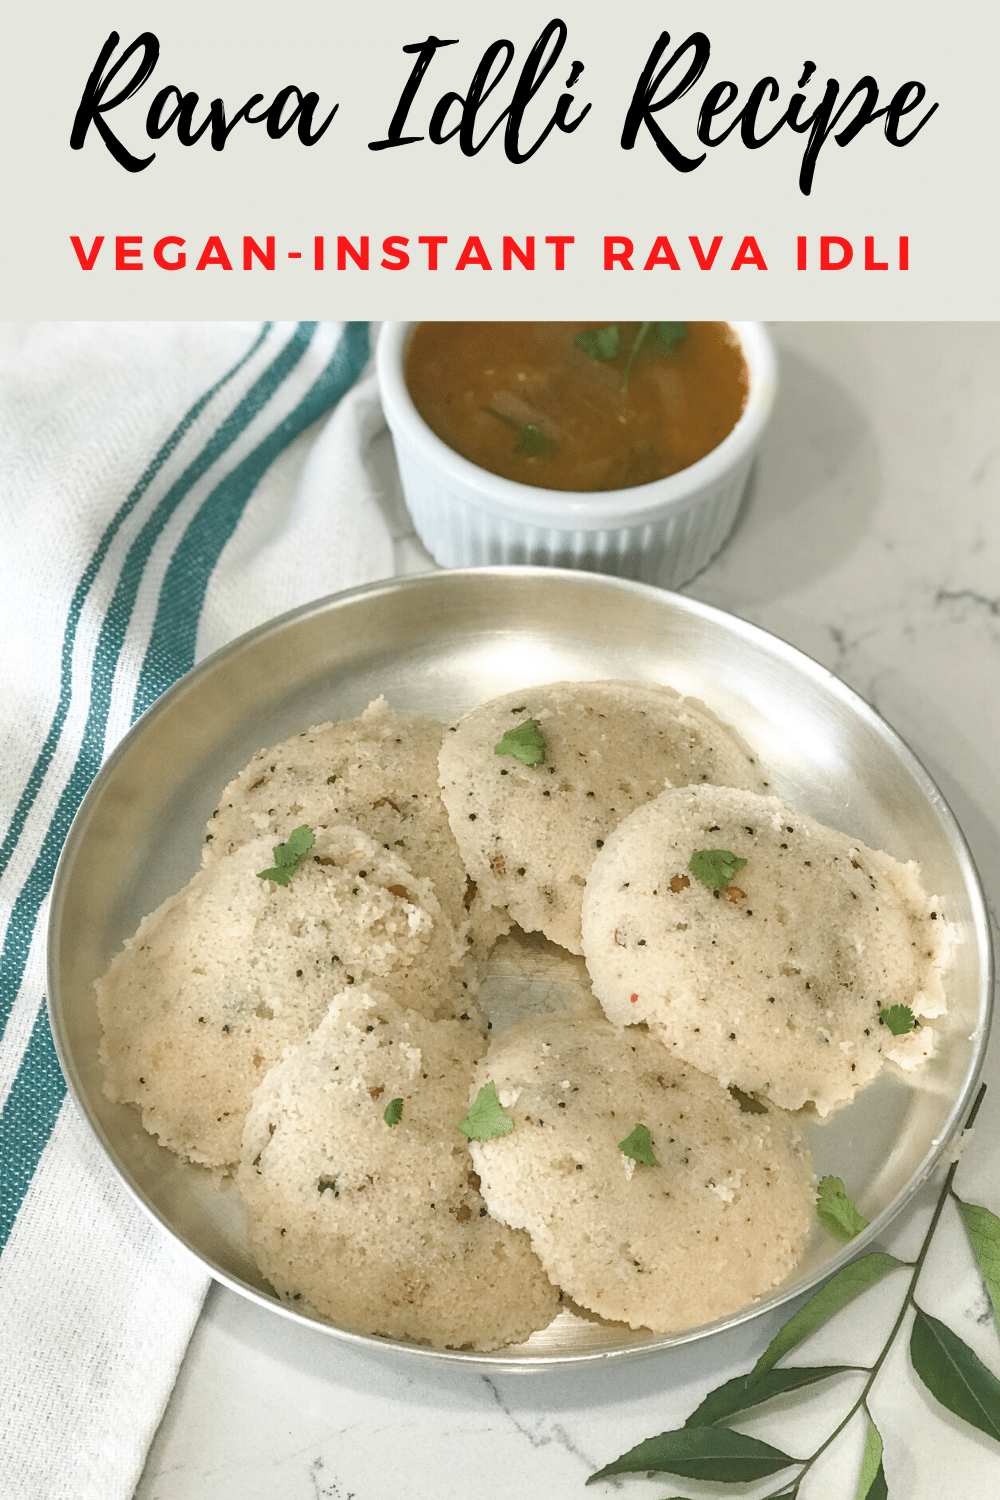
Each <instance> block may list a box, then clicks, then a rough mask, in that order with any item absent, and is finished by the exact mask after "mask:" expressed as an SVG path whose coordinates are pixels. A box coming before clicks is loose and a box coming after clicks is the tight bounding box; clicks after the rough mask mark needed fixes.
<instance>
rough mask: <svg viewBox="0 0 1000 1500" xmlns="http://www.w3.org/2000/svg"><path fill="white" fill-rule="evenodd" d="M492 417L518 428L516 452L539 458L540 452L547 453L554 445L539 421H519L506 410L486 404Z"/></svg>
mask: <svg viewBox="0 0 1000 1500" xmlns="http://www.w3.org/2000/svg"><path fill="white" fill-rule="evenodd" d="M483 410H484V411H488V412H489V414H490V416H491V417H496V418H497V420H498V421H500V422H506V423H507V426H508V427H514V428H516V429H517V435H518V440H517V442H516V443H515V444H514V452H515V453H524V454H526V455H527V456H528V458H537V457H538V455H539V454H540V453H545V452H546V451H547V449H549V448H551V447H552V443H551V441H550V440H549V439H548V438H547V437H546V436H545V433H544V432H543V431H542V429H541V428H540V427H539V425H538V423H537V422H518V421H517V420H516V419H515V418H514V417H508V416H507V415H506V414H505V413H504V412H502V411H497V409H496V407H494V406H484V407H483Z"/></svg>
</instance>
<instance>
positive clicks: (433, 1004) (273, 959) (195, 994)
mask: <svg viewBox="0 0 1000 1500" xmlns="http://www.w3.org/2000/svg"><path fill="white" fill-rule="evenodd" d="M288 831H289V832H291V830H288ZM273 863H274V859H273V850H272V846H271V844H270V843H269V842H268V840H266V839H257V840H254V841H253V842H252V843H249V844H244V845H241V846H239V847H237V848H236V849H234V851H233V852H232V853H231V854H229V855H226V856H224V857H222V858H219V859H215V860H213V861H212V862H211V863H210V864H208V865H206V866H205V867H204V868H203V869H202V870H200V871H199V872H198V873H197V874H196V875H195V876H194V877H193V878H192V879H191V880H190V881H189V882H188V884H187V885H186V886H185V887H184V889H183V890H182V891H180V892H178V893H177V895H175V896H171V897H170V898H169V899H168V900H167V901H165V902H164V903H163V905H162V906H160V907H159V908H158V909H157V910H156V911H155V912H153V913H152V914H151V915H150V916H148V917H145V918H144V919H143V921H142V923H141V924H140V926H139V929H138V931H137V932H136V934H135V936H134V937H133V938H131V939H129V940H128V941H127V942H126V944H125V946H124V949H123V950H122V952H121V953H119V954H118V955H117V957H116V958H115V960H114V962H113V963H112V965H111V967H110V969H109V970H108V972H107V974H105V975H104V976H103V978H101V979H99V980H98V981H97V985H96V988H97V1001H98V1011H99V1014H100V1018H101V1022H102V1025H103V1027H104V1036H103V1040H102V1047H101V1056H102V1061H103V1062H104V1066H105V1089H106V1092H107V1093H108V1095H109V1097H111V1098H112V1099H116V1100H118V1101H119V1102H122V1103H127V1104H137V1105H138V1106H139V1107H140V1109H141V1111H142V1123H143V1125H144V1126H145V1128H146V1129H147V1130H148V1131H149V1132H150V1134H152V1135H155V1136H158V1137H159V1139H160V1140H161V1142H162V1143H163V1144H164V1145H165V1146H169V1147H170V1148H171V1150H173V1151H177V1152H179V1153H180V1154H181V1155H182V1156H187V1157H190V1159H191V1160H192V1161H195V1162H200V1163H203V1164H204V1165H207V1166H213V1167H226V1166H228V1165H231V1164H232V1163H234V1162H235V1161H236V1160H238V1158H239V1148H240V1136H241V1133H242V1129H243V1118H244V1116H245V1115H246V1112H247V1109H248V1108H249V1105H250V1096H251V1094H252V1092H253V1090H254V1088H255V1087H256V1086H257V1084H258V1083H259V1082H260V1080H261V1079H262V1078H263V1076H264V1074H265V1073H266V1072H267V1070H268V1068H269V1067H271V1065H272V1064H273V1063H275V1062H277V1061H278V1059H279V1058H280V1057H281V1055H282V1052H283V1050H284V1049H285V1048H286V1047H288V1046H290V1045H292V1044H294V1043H297V1042H300V1041H302V1040H303V1039H304V1038H305V1036H306V1035H307V1034H308V1032H309V1031H310V1030H311V1029H312V1028H313V1027H314V1026H315V1025H317V1024H318V1022H319V1021H320V1019H321V1018H322V1016H323V1015H324V1014H325V1012H326V1009H327V1006H328V1005H329V1003H330V999H331V997H332V996H333V995H334V994H335V993H336V992H337V991H338V990H341V989H343V988H344V987H345V986H348V985H351V984H355V983H356V984H363V983H365V982H367V981H376V982H377V983H378V984H379V986H380V987H381V988H382V989H383V990H385V991H387V992H388V993H389V994H390V995H391V996H393V997H394V998H396V999H398V1000H400V1001H401V1002H402V1003H404V1004H407V1005H409V1006H411V1007H412V1008H413V1009H415V1010H419V1011H421V1012H423V1013H425V1014H427V1015H430V1016H439V1015H441V1016H449V1017H452V1016H461V1015H465V1016H467V1017H468V1019H467V1020H466V1021H463V1022H461V1024H462V1025H463V1026H466V1027H468V1029H469V1030H470V1031H472V1030H479V1031H482V1030H484V1029H485V1027H484V1025H483V1023H482V1020H481V1017H480V1015H479V1011H478V1009H477V1007H476V1005H475V1000H474V998H473V996H474V991H475V979H474V977H473V969H472V964H471V961H470V959H469V957H468V951H467V949H466V947H465V946H464V944H463V943H462V942H460V940H459V937H458V935H457V933H456V932H455V929H454V927H453V925H452V923H451V922H450V921H449V920H448V918H447V916H446V915H445V914H444V913H443V912H442V910H441V908H440V906H439V904H438V902H437V899H436V897H435V895H434V892H433V890H432V889H431V883H430V881H429V880H428V879H427V878H426V876H417V875H415V874H414V873H413V871H412V870H411V869H410V868H409V866H408V865H407V863H406V862H405V860H403V859H402V858H401V857H400V855H399V854H398V853H397V852H395V851H387V850H385V849H384V848H383V847H382V846H381V844H379V843H377V842H376V841H375V840H374V839H372V838H370V837H368V836H367V835H366V834H363V833H361V832H360V831H359V830H358V829H355V828H329V829H326V830H321V831H320V832H319V833H318V834H317V836H316V840H315V844H314V845H313V847H312V849H311V850H310V851H309V854H308V856H307V857H306V858H305V860H304V861H303V863H302V865H301V867H300V868H299V869H297V870H296V871H295V873H294V874H293V875H292V876H291V878H290V880H289V883H288V885H287V886H281V885H277V884H275V883H274V882H272V881H270V880H262V879H260V878H258V873H257V872H259V871H261V870H265V869H269V868H271V867H272V866H273Z"/></svg>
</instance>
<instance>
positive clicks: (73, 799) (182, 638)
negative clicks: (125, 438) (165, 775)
mask: <svg viewBox="0 0 1000 1500" xmlns="http://www.w3.org/2000/svg"><path fill="white" fill-rule="evenodd" d="M312 332H313V329H312V328H309V329H308V337H306V329H300V330H299V331H298V332H297V334H296V335H295V338H293V340H292V341H291V344H294V343H295V341H296V339H300V338H303V337H305V338H306V342H307V343H308V339H309V338H311V337H312ZM367 356H368V336H367V325H366V324H363V323H361V324H358V323H353V324H348V325H347V326H346V327H345V330H344V334H343V335H342V337H341V339H340V340H339V342H338V345H337V348H336V350H335V351H334V354H333V356H332V358H331V359H330V361H329V363H328V365H327V367H326V369H325V370H324V372H323V374H322V375H321V376H320V378H319V379H318V380H317V381H316V382H315V383H314V385H313V386H312V387H311V388H310V389H309V391H307V393H306V395H305V396H304V397H303V398H302V400H301V401H300V402H299V404H298V406H296V408H295V409H294V411H292V412H291V413H290V414H289V415H288V416H287V417H285V418H284V419H283V420H282V421H281V422H280V423H278V424H277V426H276V427H275V429H274V431H273V432H272V433H271V434H270V436H269V437H268V438H267V439H265V440H264V441H263V442H261V443H260V444H258V446H257V447H256V448H255V449H254V450H253V452H252V453H251V454H249V455H248V456H247V458H246V459H244V460H243V461H242V462H241V463H240V464H238V465H237V466H236V468H235V469H234V470H233V471H232V474H230V475H229V476H228V479H227V480H224V481H223V482H222V483H221V484H219V485H218V486H217V487H216V489H215V490H213V491H212V493H211V495H209V496H208V498H207V499H206V500H205V502H203V504H202V507H201V509H200V510H199V512H198V515H196V516H195V517H194V519H193V520H192V522H191V523H190V525H189V527H188V530H187V532H185V535H184V537H183V538H182V540H181V543H180V545H179V547H178V549H177V552H176V553H175V554H174V558H173V559H172V560H171V564H170V566H169V567H168V570H167V575H166V577H165V578H164V582H163V586H162V589H161V594H160V606H159V609H158V611H157V616H156V621H155V622H154V629H153V637H152V638H151V641H150V648H149V650H147V653H146V661H145V662H144V664H143V670H142V674H141V676H140V684H139V690H138V691H137V693H136V708H135V712H136V713H138V712H141V706H142V707H144V706H146V705H145V702H144V701H143V699H144V697H145V695H146V694H149V693H150V692H151V690H152V686H153V683H154V681H155V680H156V679H157V678H160V679H161V680H162V679H163V678H165V677H166V676H167V674H168V673H169V674H170V675H169V680H162V687H166V686H169V683H170V682H171V681H173V680H175V679H176V677H178V676H180V675H181V674H182V673H183V672H184V671H185V670H187V669H188V667H190V666H191V665H193V662H194V643H195V636H196V632H197V622H198V617H199V615H200V613H201V608H202V605H203V603H204V596H205V590H206V589H207V587H208V582H209V578H210V576H211V572H212V569H213V568H214V566H215V564H216V563H217V561H218V558H219V555H220V553H221V551H222V548H223V547H224V546H225V544H226V542H227V541H228V539H229V537H230V536H231V535H232V532H233V530H234V529H235V527H236V525H237V523H238V521H239V518H240V516H241V515H242V513H243V510H244V508H245V506H246V503H247V501H248V499H249V497H250V495H251V493H252V491H253V489H254V487H255V486H256V484H257V483H259V481H260V479H261V477H262V476H263V474H264V472H265V471H266V469H267V468H268V467H269V465H270V464H271V463H272V462H273V461H274V459H275V458H276V457H277V456H278V454H279V453H280V452H281V451H282V450H283V449H284V448H285V447H286V446H287V445H288V444H289V443H290V442H291V441H292V440H293V439H294V438H295V437H297V436H298V434H299V433H300V432H302V431H303V430H304V429H305V428H306V427H308V426H309V425H311V423H312V422H314V421H316V420H317V419H318V418H319V417H321V416H322V415H323V414H324V413H325V412H326V411H328V410H329V409H330V408H331V407H332V406H333V405H335V404H336V402H337V401H338V400H339V399H340V397H341V396H342V395H343V394H344V392H345V391H346V390H347V389H348V388H349V386H350V385H351V384H352V383H353V381H354V380H355V379H356V378H357V376H358V375H359V374H360V372H361V370H362V368H363V367H364V364H365V361H366V359H367ZM280 359H281V357H280V356H279V361H276V363H279V362H280ZM244 399H245V400H246V399H247V398H244ZM258 409H259V408H258ZM254 414H255V413H254ZM249 420H250V418H249V417H248V421H249ZM223 425H225V424H223ZM220 430H221V429H220ZM232 440H233V439H231V441H232ZM193 467H194V466H193V465H192V468H193ZM201 472H203V470H202V471H201ZM191 482H192V483H193V482H194V480H193V479H192V481H191ZM178 483H180V481H178ZM178 503H179V502H178ZM174 508H176V506H175V507H174ZM202 515H204V516H205V520H204V521H203V522H202V521H200V517H201V516H202ZM147 524H148V523H147ZM161 529H162V528H161ZM144 530H145V528H144ZM137 545H139V539H138V538H137V540H136V543H134V544H133V546H137ZM182 548H186V552H185V557H186V559H187V562H186V564H185V565H184V566H181V567H177V566H175V564H176V563H177V557H178V554H179V553H180V552H181V549H182ZM146 555H147V557H148V552H147V554H146ZM123 573H124V569H123ZM192 579H194V580H196V581H197V583H200V590H199V589H198V588H197V587H195V588H194V589H192ZM175 593H176V595H177V597H174V594H175ZM117 597H118V595H117V592H116V598H117ZM125 597H127V591H126V594H125V595H123V598H122V601H121V602H122V603H123V602H124V599H125ZM134 597H135V596H134V593H133V594H132V595H131V599H130V601H129V606H128V607H129V611H131V607H132V604H133V603H134ZM191 610H193V617H192V616H191V615H190V614H188V613H187V612H188V611H191ZM108 615H109V617H110V615H111V610H110V609H109V611H108ZM171 621H173V622H174V625H175V626H176V627H177V629H178V633H177V635H176V637H175V645H174V647H173V648H172V649H170V648H169V647H168V645H167V636H166V632H167V630H168V627H169V624H170V622H171ZM105 624H107V620H106V621H105ZM125 624H126V625H127V620H126V621H125ZM119 625H120V622H119ZM157 627H159V628H160V632H161V635H160V639H159V642H158V647H157V652H156V654H155V655H154V653H153V645H154V641H156V640H157ZM123 634H124V632H123V630H121V629H120V628H119V626H117V625H116V626H113V627H112V628H111V630H110V632H109V634H108V636H107V638H106V640H105V637H104V632H103V631H102V641H105V650H106V651H107V650H110V649H111V645H112V642H113V641H114V640H117V642H118V644H117V648H116V649H117V650H120V644H121V639H122V638H123ZM100 651H101V643H100V642H99V645H98V652H100ZM170 656H172V657H173V662H172V663H171V662H170ZM116 659H117V658H116ZM171 666H172V667H173V671H172V672H171V671H170V667H171ZM113 680H114V662H111V661H110V660H108V659H105V660H104V661H103V662H102V670H101V671H100V672H99V671H98V663H97V660H96V658H95V664H94V678H93V682H94V686H93V688H92V702H91V715H92V716H93V715H94V712H95V705H96V704H97V702H98V700H100V703H101V704H102V706H103V716H104V722H105V723H106V714H107V706H108V703H109V698H110V685H111V683H112V682H113ZM162 687H161V688H160V689H157V691H162ZM155 696H156V692H153V693H152V697H150V698H149V701H150V702H152V699H153V697H155ZM140 705H141V706H140ZM98 717H100V714H98ZM89 727H90V720H89V719H88V728H89ZM97 727H98V724H97V718H95V719H94V734H93V735H92V736H91V742H90V743H89V744H88V743H87V736H86V734H85V744H84V745H83V746H82V747H81V751H80V755H79V757H78V759H77V765H76V768H75V769H74V772H73V775H72V777H71V778H70V782H69V784H68V785H67V787H66V788H65V790H64V793H63V797H62V798H61V799H60V809H61V811H62V816H61V817H60V816H57V818H55V819H53V823H52V824H51V825H50V828H49V832H48V835H47V837H46V840H45V842H44V844H43V849H42V851H41V853H40V854H39V858H38V860H37V861H36V864H35V867H34V869H33V870H32V875H31V877H29V881H28V883H27V884H26V887H25V890H27V889H28V886H29V885H30V886H31V888H32V890H31V898H30V900H26V901H25V902H24V904H23V905H22V904H21V901H20V898H19V901H18V903H16V905H15V914H16V917H17V921H16V923H15V919H14V916H12V919H11V924H10V927H9V929H8V933H7V942H6V943H5V945H4V951H3V954H2V956H0V978H2V979H3V980H4V984H3V985H0V1006H2V1005H3V1000H4V990H5V988H6V982H7V981H8V980H9V981H10V982H11V983H12V990H11V992H10V1001H9V1003H8V1005H7V1011H6V1012H4V1013H3V1015H0V1019H5V1016H6V1014H7V1013H9V1006H10V1004H12V1003H13V996H14V994H15V993H16V991H17V988H18V986H19V985H20V982H21V978H22V977H23V972H24V965H25V963H26V961H27V954H28V948H29V945H30V942H31V936H32V931H33V928H34V922H35V921H36V920H37V916H38V911H39V909H40V907H41V905H42V903H43V902H44V900H45V896H46V895H47V893H48V890H49V886H50V884H51V879H52V874H53V873H54V870H55V863H56V859H57V858H58V853H59V850H60V849H61V847H62V843H63V841H64V839H65V833H66V830H67V828H68V825H69V820H70V818H71V816H72V813H73V812H75V810H76V807H77V806H79V803H80V801H81V800H82V798H83V794H84V792H85V791H86V788H87V786H89V784H90V781H91V779H92V777H93V775H94V773H95V771H96V769H97V766H96V765H94V764H92V761H93V756H94V751H95V749H96V751H97V756H98V759H99V757H100V750H101V748H103V733H102V734H101V736H100V745H99V746H98V744H97V740H96V731H97ZM71 788H72V794H71V795H70V793H71ZM67 814H68V815H69V816H68V817H67ZM58 830H61V831H58ZM36 876H37V879H36ZM46 877H47V878H46ZM22 896H24V892H22ZM32 908H33V910H32ZM5 966H6V969H7V973H6V974H3V973H2V970H3V968H4V967H5ZM65 1088H66V1086H65V1082H64V1080H63V1078H62V1074H61V1072H60V1070H59V1066H58V1062H57V1060H56V1056H55V1049H54V1046H53V1042H52V1035H51V1031H50V1029H49V1023H48V1016H47V1014H46V1012H45V1010H44V1008H43V1009H41V1010H40V1011H39V1014H38V1016H37V1018H36V1022H35V1026H34V1029H33V1031H32V1035H31V1039H30V1042H29V1044H28V1047H27V1049H26V1051H25V1055H24V1057H23V1058H22V1061H21V1066H20V1068H19V1070H18V1074H17V1077H16V1079H15V1081H14V1084H13V1087H12V1088H11V1091H10V1094H9V1096H8V1098H7V1101H6V1103H5V1105H4V1108H3V1111H2V1113H0V1250H2V1248H3V1245H4V1244H5V1243H6V1241H7V1239H8V1237H9V1235H10V1231H11V1228H12V1227H13V1224H14V1221H15V1219H16V1217H17V1213H18V1211H19V1209H20V1206H21V1203H22V1202H23V1199H24V1195H25V1193H26V1192H27V1190H28V1187H29V1186H30V1183H31V1179H32V1177H33V1175H34V1173H35V1171H36V1169H37V1166H38V1161H39V1159H40V1157H41V1154H42V1152H43V1150H44V1149H45V1145H46V1143H47V1141H48V1139H49V1136H50V1135H51V1132H52V1128H53V1126H54V1124H55V1120H56V1117H57V1115H58V1112H59V1108H60V1106H61V1103H62V1099H63V1097H64V1095H65Z"/></svg>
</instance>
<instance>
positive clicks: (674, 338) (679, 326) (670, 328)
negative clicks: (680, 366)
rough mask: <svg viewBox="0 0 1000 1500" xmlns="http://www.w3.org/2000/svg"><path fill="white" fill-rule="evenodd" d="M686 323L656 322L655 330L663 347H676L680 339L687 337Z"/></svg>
mask: <svg viewBox="0 0 1000 1500" xmlns="http://www.w3.org/2000/svg"><path fill="white" fill-rule="evenodd" d="M687 331H688V329H687V324H686V323H657V325H656V332H657V334H658V335H659V339H660V343H661V344H662V345H663V347H664V349H676V347H677V345H678V344H679V343H680V342H681V340H682V339H686V338H687Z"/></svg>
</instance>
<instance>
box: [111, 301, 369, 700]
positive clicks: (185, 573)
mask: <svg viewBox="0 0 1000 1500" xmlns="http://www.w3.org/2000/svg"><path fill="white" fill-rule="evenodd" d="M367 359H368V324H367V323H348V324H347V325H346V326H345V328H344V333H343V336H342V338H341V339H340V341H339V343H338V344H337V347H336V349H335V350H334V353H333V356H332V358H331V359H330V361H329V363H328V364H327V366H326V368H325V369H324V371H323V373H322V375H321V376H320V377H319V379H318V380H317V381H316V383H315V385H314V386H313V387H312V388H311V390H309V391H308V392H307V393H306V395H305V397H304V398H303V400H302V401H301V402H300V403H299V405H298V406H297V407H296V408H295V410H294V411H292V412H290V413H289V414H288V416H287V417H285V418H284V420H283V421H282V422H279V423H278V425H277V427H275V429H274V431H273V432H271V433H269V434H268V436H267V437H266V438H265V439H264V440H263V442H261V443H259V444H258V446H257V447H256V448H255V449H254V450H253V452H252V453H248V454H247V456H246V458H245V459H243V461H242V462H241V463H239V464H237V466H236V468H235V469H233V470H232V472H231V473H230V474H227V475H226V477H225V479H223V480H222V482H221V483H220V484H219V485H218V486H217V487H216V488H215V489H214V490H213V491H212V493H211V495H209V497H208V499H207V500H206V501H205V504H204V505H203V506H202V507H201V508H200V510H199V511H198V514H197V515H196V516H195V517H194V518H193V520H192V521H191V524H190V525H189V527H188V529H187V531H186V532H185V533H184V536H183V538H182V540H181V542H180V545H179V546H178V548H177V550H176V551H175V553H174V555H173V557H172V558H171V559H170V565H169V567H168V568H167V576H166V578H165V580H164V585H163V589H162V592H161V594H160V603H159V607H158V609H157V611H156V619H155V621H154V622H153V630H152V634H151V636H150V640H149V645H148V647H147V648H146V659H145V661H144V662H143V664H142V673H141V675H140V678H139V685H138V687H137V689H136V694H135V702H134V704H133V708H132V717H133V719H135V718H138V716H139V714H141V713H143V712H144V711H145V710H146V709H147V708H149V706H150V704H151V703H153V702H155V700H156V699H157V698H158V697H159V696H160V694H161V693H162V692H163V691H164V690H165V689H166V688H168V687H169V686H170V684H171V683H172V682H175V681H176V680H177V678H178V677H181V676H182V675H183V674H184V673H185V672H187V671H190V669H191V668H192V667H193V666H194V652H195V641H196V638H197V634H198V621H199V619H200V618H201V611H202V607H203V605H204V603H205V592H206V590H207V588H208V582H209V579H210V578H211V575H212V573H213V571H214V570H215V567H216V565H217V563H218V561H219V557H220V555H221V553H222V549H223V548H224V547H225V545H226V543H227V542H228V541H229V539H230V537H231V536H232V534H233V532H234V531H235V530H236V527H237V525H238V524H239V521H240V519H241V517H242V515H243V512H244V510H245V509H246V505H247V501H248V500H249V499H250V496H251V495H252V494H253V492H254V490H255V489H256V488H257V485H258V484H259V483H260V481H261V478H262V477H263V475H264V473H265V472H266V470H267V469H269V468H270V466H271V464H272V463H273V462H274V460H275V458H276V457H277V456H278V454H279V453H281V452H282V450H283V449H285V448H287V447H288V445H289V443H291V442H292V441H293V439H294V438H296V437H298V435H299V433H301V432H304V431H305V429H306V428H307V427H310V426H311V425H312V423H313V422H315V421H317V420H318V419H319V418H320V417H322V416H324V415H325V413H326V412H328V411H329V410H330V409H331V408H332V407H334V406H335V405H336V404H337V402H338V401H339V400H340V398H341V396H343V394H344V392H345V391H347V390H349V389H350V387H351V386H352V385H353V384H354V382H355V381H356V380H357V378H358V376H359V375H360V374H361V371H362V370H363V369H364V367H365V363H366V361H367Z"/></svg>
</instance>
